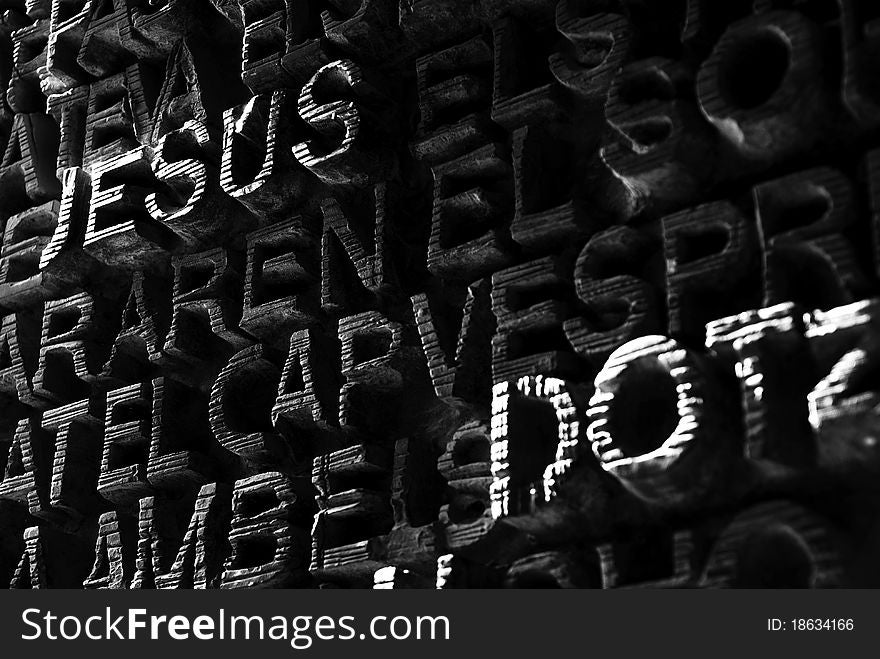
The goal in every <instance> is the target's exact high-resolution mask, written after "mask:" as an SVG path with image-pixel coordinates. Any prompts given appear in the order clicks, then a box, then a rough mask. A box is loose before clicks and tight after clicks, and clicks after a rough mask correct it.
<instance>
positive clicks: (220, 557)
mask: <svg viewBox="0 0 880 659" xmlns="http://www.w3.org/2000/svg"><path fill="white" fill-rule="evenodd" d="M0 11H2V12H3V13H2V19H0V79H2V86H3V87H4V88H5V96H4V99H3V101H2V103H0V147H2V149H0V156H2V161H0V222H2V227H3V234H2V248H0V313H2V316H3V317H2V323H0V369H2V370H0V583H2V584H4V585H5V584H9V585H10V586H11V587H14V588H52V587H84V588H218V587H219V588H256V587H297V588H299V587H305V588H314V587H343V588H345V587H376V588H434V587H438V588H484V587H547V586H552V587H557V586H558V587H590V588H623V587H640V586H642V587H694V586H698V587H739V586H766V587H781V586H806V587H834V586H842V585H843V586H846V585H849V586H878V585H880V570H878V569H877V567H876V559H875V557H876V555H877V552H878V550H880V516H878V513H880V491H878V476H880V416H878V414H880V412H878V406H880V380H878V378H877V374H878V368H880V334H878V322H880V306H878V305H880V302H878V301H876V300H875V298H874V296H876V295H877V292H878V287H877V283H878V282H877V277H878V273H880V247H878V245H880V82H878V81H880V75H878V74H880V9H878V7H877V6H876V3H875V0H754V2H753V1H752V0H664V1H660V0H401V1H400V2H397V1H392V0H168V1H166V0H5V1H0Z"/></svg>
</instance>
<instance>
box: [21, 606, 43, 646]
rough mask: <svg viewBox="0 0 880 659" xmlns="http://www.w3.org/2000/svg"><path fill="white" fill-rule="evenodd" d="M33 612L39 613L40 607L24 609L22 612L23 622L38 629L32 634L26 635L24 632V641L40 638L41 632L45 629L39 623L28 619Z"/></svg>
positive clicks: (22, 637) (22, 638)
mask: <svg viewBox="0 0 880 659" xmlns="http://www.w3.org/2000/svg"><path fill="white" fill-rule="evenodd" d="M31 612H33V613H37V614H39V613H40V610H39V609H25V610H24V611H22V612H21V621H22V622H23V623H25V624H26V625H30V626H31V627H33V628H34V629H36V630H37V633H36V634H33V635H32V636H25V635H24V634H22V635H21V640H23V641H33V640H34V639H37V638H40V634H41V633H42V631H43V630H42V629H41V628H40V626H39V625H38V624H37V623H35V622H32V621H30V620H28V614H29V613H31Z"/></svg>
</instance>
